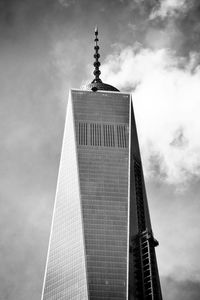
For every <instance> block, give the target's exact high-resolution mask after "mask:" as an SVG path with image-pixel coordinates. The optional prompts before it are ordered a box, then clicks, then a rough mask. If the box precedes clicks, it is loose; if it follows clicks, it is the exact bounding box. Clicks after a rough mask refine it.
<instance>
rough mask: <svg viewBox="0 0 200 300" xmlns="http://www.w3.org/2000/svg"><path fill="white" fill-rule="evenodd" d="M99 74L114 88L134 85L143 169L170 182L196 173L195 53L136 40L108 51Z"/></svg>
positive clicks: (199, 76) (199, 157) (198, 105)
mask: <svg viewBox="0 0 200 300" xmlns="http://www.w3.org/2000/svg"><path fill="white" fill-rule="evenodd" d="M102 74H104V81H105V82H109V83H111V84H113V85H114V86H116V87H118V88H119V89H120V90H124V91H134V92H133V105H134V109H135V115H136V121H137V125H138V131H139V139H140V144H141V151H142V157H143V162H144V167H145V172H146V175H148V176H153V177H154V178H155V177H156V178H157V179H159V180H165V181H166V182H168V183H170V184H176V185H177V184H178V185H184V184H187V183H188V182H189V180H190V179H191V178H193V177H194V176H199V175H200V140H199V133H200V122H199V111H200V101H199V98H200V88H199V80H200V68H199V55H198V54H197V53H190V56H189V58H184V57H177V56H175V54H174V53H173V52H172V51H170V50H168V49H159V50H150V49H144V48H141V46H139V45H137V46H134V47H127V48H125V49H121V50H120V51H119V50H118V51H116V52H115V53H114V54H113V55H110V56H108V57H107V60H106V61H105V63H104V65H103V66H102Z"/></svg>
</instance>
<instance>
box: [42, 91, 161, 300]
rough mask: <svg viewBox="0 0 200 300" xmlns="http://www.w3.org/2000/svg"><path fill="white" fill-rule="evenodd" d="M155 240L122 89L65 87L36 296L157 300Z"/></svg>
mask: <svg viewBox="0 0 200 300" xmlns="http://www.w3.org/2000/svg"><path fill="white" fill-rule="evenodd" d="M155 245H156V240H154V238H153V234H152V230H151V223H150V217H149V211H148V204H147V198H146V192H145V185H144V178H143V173H142V164H141V159H140V151H139V145H138V139H137V132H136V125H135V120H134V114H133V108H132V103H131V96H130V94H124V93H119V92H107V91H105V92H104V91H98V92H92V91H81V90H72V91H71V92H70V97H69V102H68V108H67V117H66V125H65V133H64V138H63V147H62V155H61V161H60V170H59V175H58V184H57V192H56V201H55V208H54V216H53V222H52V230H51V237H50V243H49V251H48V259H47V266H46V272H45V280H44V287H43V294H42V300H62V299H63V300H64V299H65V300H86V299H87V300H103V299H105V300H117V299H118V300H144V299H150V300H155V299H156V300H157V299H158V300H161V299H162V296H161V290H160V285H159V276H158V271H157V265H156V257H155V250H154V247H155ZM147 246H148V247H147ZM152 262H153V263H152ZM147 269H148V270H147ZM149 274H150V275H149ZM152 274H153V275H152ZM147 296H148V297H147ZM145 297H146V298H145Z"/></svg>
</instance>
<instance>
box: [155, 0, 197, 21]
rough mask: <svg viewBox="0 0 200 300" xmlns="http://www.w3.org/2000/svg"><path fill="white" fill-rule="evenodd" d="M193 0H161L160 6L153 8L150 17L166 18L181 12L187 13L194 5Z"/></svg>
mask: <svg viewBox="0 0 200 300" xmlns="http://www.w3.org/2000/svg"><path fill="white" fill-rule="evenodd" d="M192 4H193V0H191V1H188V0H161V1H160V3H159V5H158V7H157V8H156V9H155V10H153V12H152V14H151V15H150V19H154V18H156V17H161V18H165V17H167V16H176V15H179V14H180V13H186V12H187V10H188V9H189V8H190V7H191V6H192Z"/></svg>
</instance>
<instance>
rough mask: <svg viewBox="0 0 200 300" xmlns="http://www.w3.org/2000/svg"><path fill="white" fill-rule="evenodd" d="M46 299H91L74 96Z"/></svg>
mask: <svg viewBox="0 0 200 300" xmlns="http://www.w3.org/2000/svg"><path fill="white" fill-rule="evenodd" d="M42 299H43V300H47V299H48V300H58V299H59V300H61V299H63V300H64V299H65V300H66V299H76V300H79V299H80V300H82V299H83V300H86V299H88V293H87V278H86V265H85V250H84V236H83V226H82V213H81V201H80V188H79V176H78V165H77V157H76V141H75V131H74V120H73V113H72V103H71V99H69V103H68V109H67V118H66V126H65V133H64V138H63V147H62V155H61V160H60V170H59V175H58V184H57V192H56V201H55V208H54V216H53V224H52V231H51V237H50V247H49V253H48V259H47V268H46V275H45V282H44V288H43V296H42Z"/></svg>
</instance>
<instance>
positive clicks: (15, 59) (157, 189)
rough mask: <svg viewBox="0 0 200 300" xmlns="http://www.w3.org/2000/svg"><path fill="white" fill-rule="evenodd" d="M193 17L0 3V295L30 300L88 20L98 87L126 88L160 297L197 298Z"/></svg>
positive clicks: (66, 0)
mask: <svg viewBox="0 0 200 300" xmlns="http://www.w3.org/2000/svg"><path fill="white" fill-rule="evenodd" d="M199 17H200V6H199V3H198V1H197V0H196V1H194V0H193V1H184V0H174V1H170V0H163V1H161V2H159V1H156V0H151V1H145V0H124V1H123V0H119V1H118V0H115V1H114V0H113V1H112V0H110V1H106V0H104V1H103V0H101V1H91V0H83V1H81V0H57V1H56V0H54V1H53V0H42V1H39V0H36V1H32V0H26V1H22V0H15V1H14V0H4V1H0V45H1V47H0V70H1V72H0V127H1V131H0V140H1V147H0V165H1V168H0V174H1V181H0V215H1V216H0V231H1V240H0V253H1V255H0V260H1V270H0V279H1V280H0V290H1V292H0V299H2V300H12V299H15V300H27V299H29V300H36V299H40V296H41V290H42V281H43V275H44V267H45V260H46V253H47V246H48V238H49V232H50V224H51V216H52V209H53V202H54V195H55V188H56V179H57V173H58V166H59V158H60V151H61V143H62V134H63V129H64V118H65V110H66V104H67V97H68V90H69V88H71V87H73V88H79V87H80V86H81V85H82V84H84V83H85V82H86V81H88V80H91V78H92V75H91V72H92V69H93V66H92V63H93V28H94V26H95V25H96V24H98V26H99V34H100V54H101V63H102V79H105V80H106V81H108V82H107V83H110V84H115V85H116V86H117V87H119V88H120V89H121V90H123V91H134V92H133V99H134V101H135V104H134V105H135V114H136V120H137V123H138V132H139V137H140V142H141V150H142V158H143V164H144V168H145V174H146V182H147V192H148V198H149V205H150V212H151V216H152V223H153V229H154V234H155V237H156V238H157V239H158V240H159V241H160V246H159V247H158V250H157V253H158V263H159V270H160V274H161V281H162V282H161V283H162V287H163V296H164V299H166V300H172V299H177V300H179V299H180V300H189V299H190V300H191V299H192V300H195V299H199V297H200V288H199V281H200V267H199V262H198V255H199V254H198V253H199V246H200V245H199V244H200V241H199V240H200V239H199V237H200V229H199V209H200V207H199V206H200V203H199V194H200V187H199V186H200V185H199V176H200V163H199V159H200V157H199V153H200V151H199V150H200V142H199V141H198V138H197V137H198V136H199V130H200V122H199V118H198V115H199V110H198V108H199V109H200V105H199V104H198V99H200V98H199V96H200V89H199V88H198V85H199V80H200V75H199V61H200V55H199V47H200V39H199V33H200V22H199ZM127 62H128V64H129V65H130V67H131V68H128V67H127ZM151 75H152V76H151ZM188 95H189V96H188ZM176 99H177V101H176ZM147 108H148V109H147ZM173 114H174V115H173ZM159 116H160V117H159ZM189 116H191V117H189ZM159 129H160V130H159ZM161 129H164V130H165V131H164V134H162V135H161V133H162V132H163V131H162V130H161ZM163 136H164V138H163ZM157 141H159V143H158V142H157ZM179 158H181V159H179ZM181 162H182V163H181ZM169 291H170V292H169Z"/></svg>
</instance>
